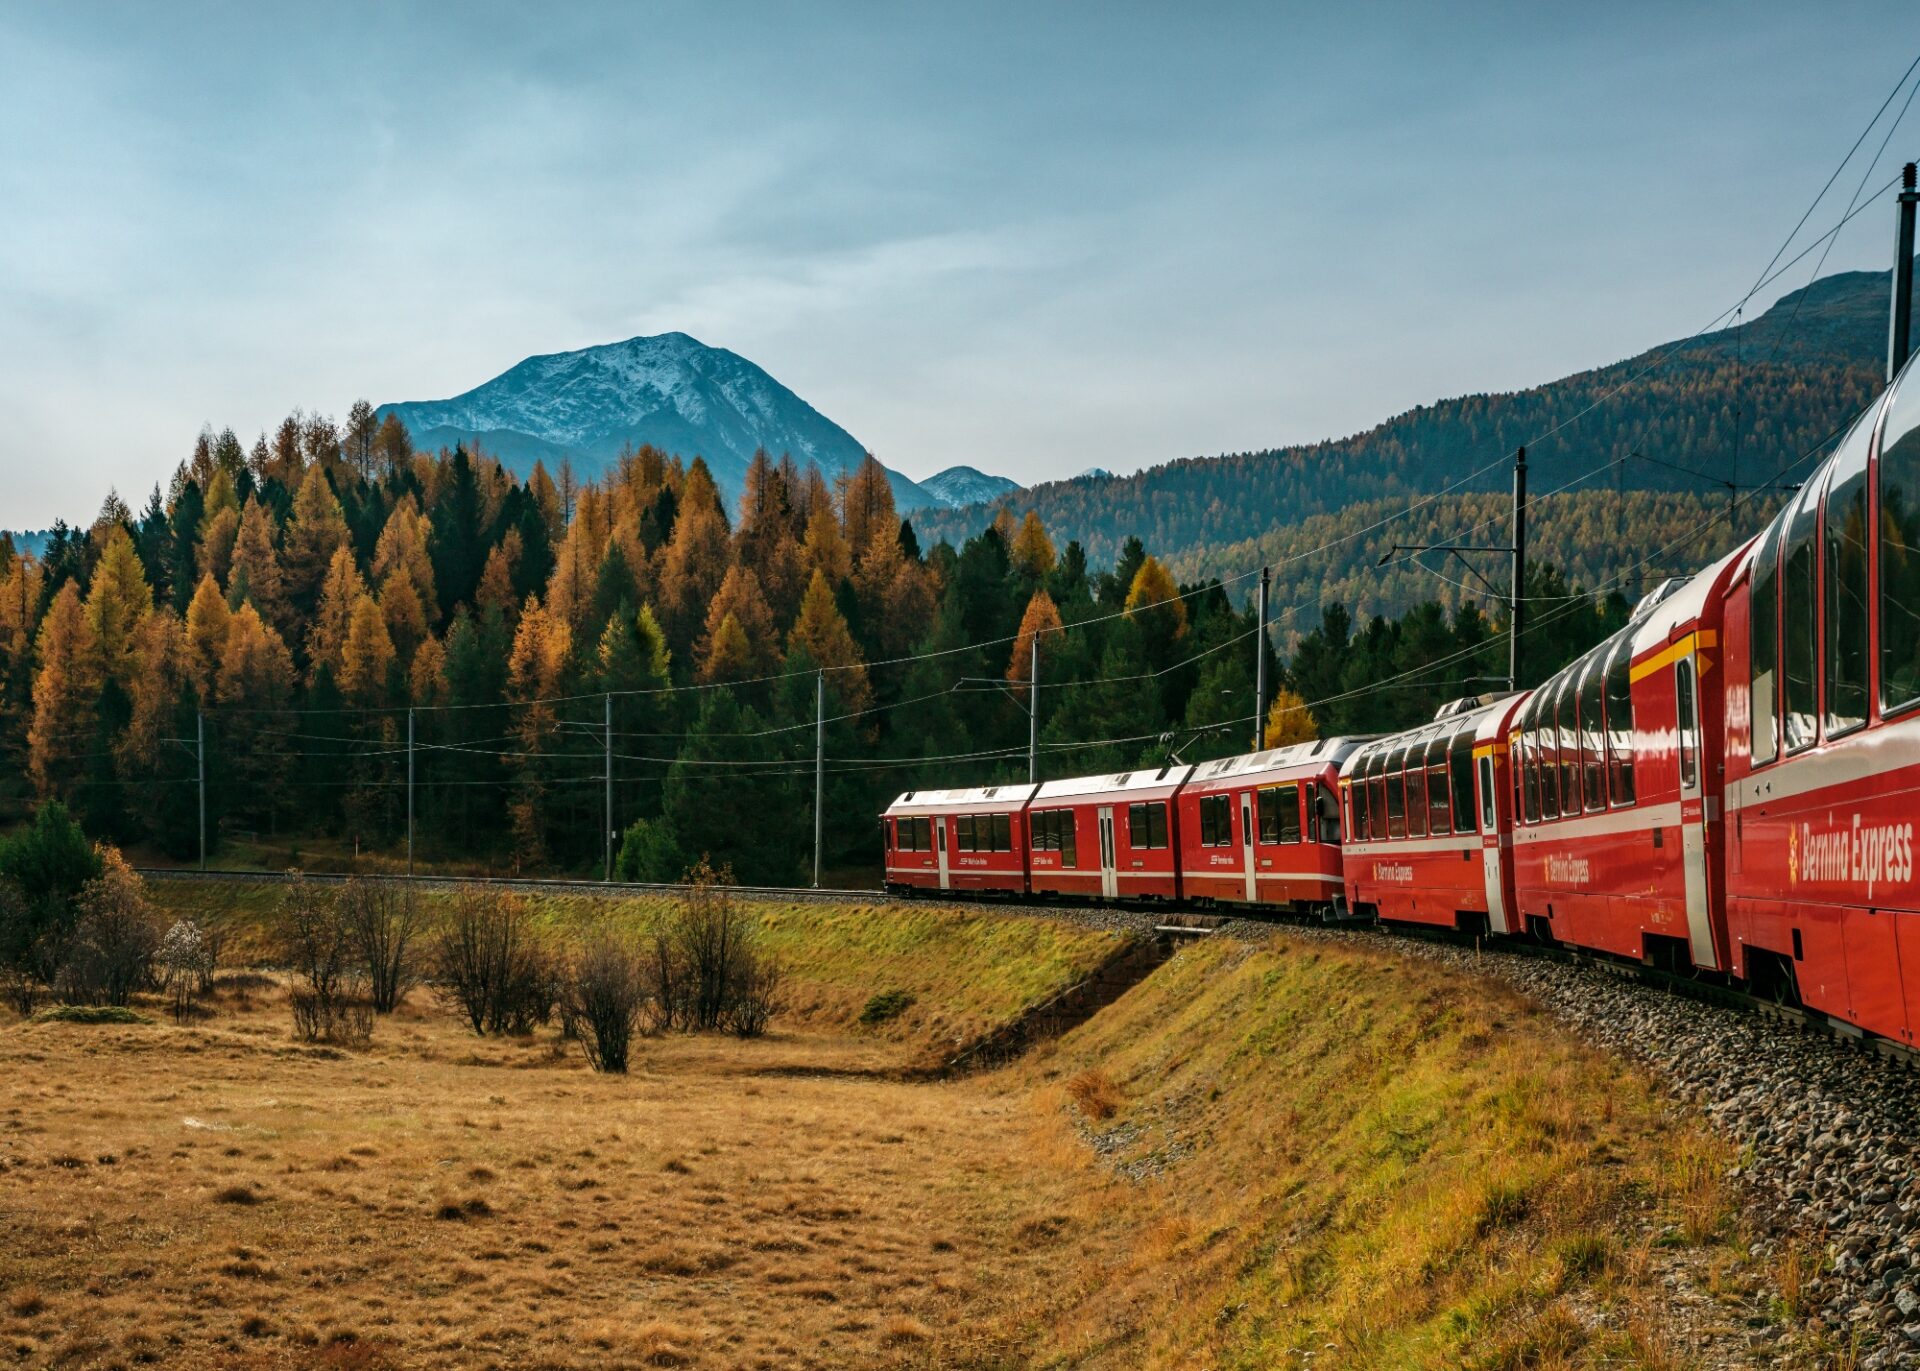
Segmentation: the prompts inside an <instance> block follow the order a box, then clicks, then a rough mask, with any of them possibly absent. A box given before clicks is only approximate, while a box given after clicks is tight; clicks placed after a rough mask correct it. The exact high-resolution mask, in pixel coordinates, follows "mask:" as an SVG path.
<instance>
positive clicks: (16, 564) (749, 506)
mask: <svg viewBox="0 0 1920 1371" xmlns="http://www.w3.org/2000/svg"><path fill="white" fill-rule="evenodd" d="M0 552H3V553H4V560H0V749H4V752H5V755H6V758H7V761H8V763H9V765H8V766H7V768H6V775H7V777H8V778H9V779H8V780H7V781H6V782H5V783H4V787H3V788H0V805H4V807H5V808H4V814H5V818H6V821H8V822H13V821H17V820H19V819H20V818H22V817H24V816H25V814H26V813H27V812H28V811H30V810H31V808H32V807H33V806H34V805H35V804H37V803H38V802H40V801H42V800H46V799H57V800H60V801H62V802H64V803H65V804H66V805H67V806H68V807H69V808H70V809H71V810H72V811H73V812H74V813H75V814H76V815H77V816H78V817H79V818H80V820H81V821H82V823H83V824H84V826H85V828H86V831H87V832H88V833H89V834H90V835H92V836H95V837H98V838H102V839H107V840H111V841H113V842H115V843H118V844H120V845H122V846H124V847H126V848H127V849H128V850H129V853H130V855H131V856H132V858H133V859H135V860H140V859H141V858H142V857H145V858H148V859H153V860H159V859H162V858H164V859H166V860H171V861H191V860H194V859H196V858H197V857H198V856H199V844H200V835H201V819H200V806H201V803H202V797H203V796H204V803H205V806H206V835H207V842H208V845H209V847H210V849H211V853H210V860H211V862H212V864H214V865H218V864H219V856H220V852H221V850H222V847H223V846H228V847H232V846H235V845H249V846H250V847H252V848H254V849H260V848H270V849H271V850H272V851H274V852H276V853H282V854H283V856H284V858H285V859H286V862H285V864H297V859H298V856H299V853H300V849H301V845H302V843H309V844H313V843H318V842H319V841H320V840H322V839H332V840H334V841H336V842H338V843H340V844H343V845H344V844H348V843H350V844H351V845H352V847H353V849H354V850H355V851H356V852H366V853H380V854H386V855H387V856H388V857H389V858H392V857H394V856H395V855H396V854H398V853H400V852H402V851H403V850H404V846H403V845H404V843H405V839H406V835H407V832H408V822H409V814H408V804H409V799H411V805H412V816H411V817H412V832H413V837H414V848H415V853H416V855H417V857H418V859H419V860H420V861H422V862H425V863H439V864H443V865H446V866H448V867H449V868H450V869H463V870H476V871H478V870H485V871H493V872H523V873H556V874H557V873H573V874H581V875H598V874H600V872H601V870H602V867H603V863H604V862H605V860H606V855H607V851H608V847H609V844H610V843H611V845H612V846H613V848H614V850H615V854H616V856H615V863H614V864H615V867H616V869H617V871H618V873H619V874H621V875H623V876H625V877H629V878H635V879H673V878H676V877H677V876H678V875H679V874H680V872H681V871H682V870H683V869H685V867H687V866H688V865H690V864H691V863H693V862H695V861H697V860H699V859H700V858H702V857H709V858H711V860H712V861H713V862H714V863H715V864H716V865H725V866H729V867H731V868H732V870H733V873H734V875H735V876H736V877H737V878H738V879H740V880H742V881H745V882H766V883H774V882H786V881H791V880H796V879H803V878H805V877H807V875H808V874H809V866H810V862H811V858H812V851H813V796H814V785H815V750H816V744H818V746H819V748H820V750H821V753H822V755H823V757H824V762H823V764H822V776H823V783H824V804H823V806H822V812H823V815H824V835H823V836H824V848H825V859H826V864H827V866H828V868H829V871H830V872H831V871H833V870H837V869H844V870H849V871H854V870H870V868H871V867H872V865H873V863H874V862H875V860H876V859H877V857H876V854H877V839H876V832H877V829H876V823H875V816H876V815H877V814H878V813H879V811H880V810H881V809H882V808H884V806H885V805H886V803H887V802H888V800H890V799H891V798H892V797H893V796H894V795H895V794H897V793H898V792H900V791H902V790H906V789H911V788H915V787H924V786H929V785H956V784H986V783H991V782H993V781H996V780H1014V779H1022V778H1024V777H1025V775H1026V773H1027V764H1028V762H1027V752H1028V730H1029V715H1028V708H1029V703H1030V702H1031V705H1032V707H1033V708H1034V709H1037V711H1038V720H1037V754H1038V763H1037V765H1038V770H1039V772H1040V774H1041V776H1042V777H1043V778H1045V777H1050V776H1061V775H1073V774H1081V773H1085V772H1089V771H1105V770H1114V769H1120V768H1124V767H1128V766H1131V765H1134V764H1144V763H1147V762H1155V763H1157V762H1161V761H1164V760H1167V759H1169V758H1174V757H1177V758H1179V759H1181V760H1184V761H1197V760H1201V759H1204V758H1209V757H1214V756H1222V755H1227V754H1230V753H1233V752H1237V751H1243V750H1246V749H1247V748H1248V747H1249V746H1250V745H1251V744H1252V743H1253V742H1254V739H1255V729H1254V712H1255V703H1254V680H1255V650H1256V647H1259V648H1260V650H1262V651H1264V652H1266V653H1267V654H1268V668H1269V679H1270V681H1272V682H1273V696H1274V707H1273V709H1272V711H1271V712H1270V717H1269V719H1268V721H1267V728H1266V730H1265V737H1266V738H1267V739H1269V740H1272V741H1278V740H1283V739H1292V738H1299V737H1307V736H1313V735H1314V734H1315V733H1316V732H1318V731H1321V730H1330V731H1345V732H1364V731H1372V730H1377V729H1382V728H1387V727H1392V726H1398V725H1402V724H1407V723H1411V722H1413V721H1415V720H1418V719H1421V718H1424V717H1427V716H1429V715H1430V714H1431V712H1432V710H1433V709H1434V707H1435V706H1436V705H1438V704H1439V703H1441V702H1443V701H1445V700H1447V699H1451V698H1454V697H1457V696H1459V695H1462V694H1468V693H1476V692H1479V691H1482V690H1486V689H1489V688H1492V687H1493V686H1494V685H1496V684H1498V683H1499V682H1500V681H1502V680H1503V679H1504V675H1505V670H1506V646H1505V642H1504V639H1503V637H1502V633H1503V624H1502V623H1501V621H1500V618H1499V613H1498V611H1497V610H1494V611H1490V610H1489V609H1488V608H1487V604H1496V605H1497V603H1498V602H1497V600H1495V599H1493V598H1492V597H1488V599H1487V604H1483V602H1482V600H1481V599H1480V598H1476V597H1474V596H1455V597H1453V598H1452V599H1451V601H1450V602H1449V603H1446V604H1443V603H1441V602H1440V601H1439V600H1437V599H1434V600H1429V601H1426V602H1422V603H1420V604H1417V605H1415V606H1413V607H1412V608H1410V609H1409V610H1407V611H1406V612H1405V613H1403V614H1401V615H1399V616H1398V617H1395V618H1386V617H1381V616H1379V615H1357V614H1354V613H1351V612H1350V611H1349V610H1348V609H1347V608H1346V607H1345V606H1343V605H1341V604H1340V603H1338V601H1337V600H1333V599H1327V600H1316V601H1315V602H1314V608H1315V611H1316V614H1315V619H1316V625H1315V627H1314V628H1313V629H1312V630H1310V631H1307V632H1305V633H1294V634H1292V635H1291V636H1289V637H1288V638H1287V639H1286V641H1287V642H1289V643H1290V644H1291V645H1292V649H1293V650H1292V655H1291V659H1290V660H1289V661H1285V662H1283V661H1282V660H1280V658H1279V657H1278V656H1277V655H1276V654H1275V650H1274V647H1273V645H1272V639H1271V638H1270V639H1269V640H1267V641H1266V642H1265V643H1264V644H1262V642H1261V639H1260V635H1259V631H1258V627H1257V624H1256V622H1255V611H1254V608H1253V604H1254V596H1253V591H1254V586H1255V584H1256V579H1255V578H1256V577H1257V571H1256V570H1254V569H1252V568H1251V567H1249V569H1248V570H1247V571H1244V572H1241V573H1237V574H1234V575H1231V576H1230V577H1229V578H1228V579H1227V580H1226V581H1224V582H1223V581H1221V580H1217V579H1216V580H1198V579H1196V580H1194V581H1192V582H1188V583H1182V582H1180V581H1178V580H1177V579H1176V576H1175V574H1174V572H1173V571H1171V570H1169V567H1168V565H1167V564H1166V563H1165V562H1163V560H1162V559H1160V558H1159V557H1156V556H1154V555H1151V554H1150V553H1149V551H1148V549H1147V547H1146V546H1145V545H1144V543H1143V541H1142V540H1141V539H1140V538H1137V537H1130V538H1127V539H1124V540H1123V541H1122V542H1121V543H1120V544H1119V546H1118V548H1117V551H1116V554H1115V556H1114V557H1113V558H1112V559H1111V560H1110V561H1108V562H1107V563H1106V564H1105V565H1100V566H1095V565H1093V564H1092V563H1091V562H1090V559H1089V557H1088V555H1087V553H1086V551H1085V550H1084V548H1083V547H1082V546H1081V545H1080V544H1079V543H1078V542H1076V541H1068V542H1066V543H1065V545H1064V546H1060V545H1057V543H1056V541H1055V539H1054V537H1053V536H1052V535H1051V534H1050V532H1049V530H1048V528H1047V527H1046V525H1045V523H1044V522H1043V521H1042V519H1041V518H1040V517H1039V516H1038V515H1037V514H1036V513H1035V512H1034V511H1032V510H1026V511H1024V512H1022V513H1021V514H1020V515H1019V516H1018V517H1016V515H1015V513H1014V511H1013V510H1011V509H1008V508H1001V509H999V510H997V511H996V512H995V513H994V514H993V515H992V517H991V520H990V522H984V523H983V526H981V527H979V528H977V529H975V530H973V531H972V532H970V533H969V534H968V535H967V536H965V537H964V538H960V539H958V546H955V545H954V543H953V542H949V541H947V540H939V541H935V542H933V543H932V544H931V545H930V546H925V545H923V543H922V540H921V537H920V535H919V533H918V532H917V531H916V529H915V527H914V525H913V523H912V522H911V521H909V520H904V519H902V518H900V517H899V515H898V513H897V512H896V510H895V508H894V504H893V498H892V494H891V492H890V489H889V486H888V482H887V480H886V476H885V472H884V469H883V468H881V467H880V465H879V464H878V463H877V462H874V461H871V460H869V461H868V462H867V463H866V464H865V465H864V466H862V467H861V468H860V469H858V470H857V471H855V472H853V473H851V474H850V475H848V476H846V477H843V478H842V479H840V480H839V481H837V482H836V483H833V484H829V483H828V482H827V481H826V480H825V479H824V478H823V477H822V476H821V474H820V472H819V471H818V470H817V469H814V468H811V467H808V468H804V469H803V468H800V467H798V466H797V465H796V464H795V463H794V462H793V461H792V460H791V459H788V458H784V457H782V458H778V459H776V458H773V457H771V456H770V455H768V454H766V453H760V454H758V455H757V456H756V457H755V459H754V461H753V464H752V467H751V470H750V471H749V474H748V480H747V485H746V489H745V492H744V494H743V496H742V498H741V500H740V502H739V505H738V508H737V509H734V510H732V511H730V510H729V509H728V508H727V506H726V504H725V502H724V501H723V500H722V499H721V497H720V495H719V492H718V491H717V490H716V488H715V485H714V482H713V479H712V477H711V475H710V473H709V472H708V470H707V468H706V466H705V464H704V463H703V462H702V461H700V460H699V459H698V458H695V459H694V460H693V461H691V462H685V461H683V460H682V459H681V458H679V457H677V456H673V455H669V454H667V453H663V452H661V451H658V450H656V449H653V448H649V447H641V448H639V449H637V450H633V451H630V452H627V453H624V454H623V455H622V456H621V457H620V458H619V460H618V461H617V462H616V463H615V464H614V465H613V466H612V467H611V468H609V469H608V470H607V471H606V472H605V473H604V475H602V476H601V477H599V478H598V479H594V480H580V479H578V478H577V477H576V476H575V474H574V473H573V472H572V471H571V469H570V468H569V467H567V466H565V465H563V466H562V467H561V469H560V470H559V471H557V472H549V471H548V470H547V469H546V468H545V467H544V466H536V467H535V468H534V469H533V470H532V472H531V473H530V475H529V476H528V477H527V478H526V479H524V480H522V479H519V478H516V477H515V476H514V475H513V474H511V473H510V472H508V471H507V470H506V469H505V468H504V467H503V466H502V465H501V464H500V463H499V462H498V461H497V460H495V459H493V458H492V457H490V456H488V455H487V454H485V453H483V452H478V451H469V450H467V449H466V448H463V447H455V448H454V449H452V450H450V451H449V450H441V451H438V452H432V453H428V452H423V451H416V450H414V448H413V446H412V443H411V440H410V438H409V436H408V434H407V432H406V430H405V428H404V427H403V426H401V425H400V424H399V423H398V422H397V421H395V420H393V419H391V418H388V419H386V420H385V421H376V419H375V416H374V413H373V411H372V409H371V408H370V407H369V406H367V405H365V404H357V405H355V407H354V409H353V411H352V412H351V413H350V414H349V416H348V419H347V421H346V422H345V423H344V424H340V425H336V424H335V423H334V422H332V421H331V420H328V419H325V418H319V417H314V416H308V415H302V414H295V415H293V416H290V417H289V418H288V419H287V420H286V421H285V422H284V423H282V424H281V425H280V426H279V427H278V429H277V430H276V431H275V432H274V433H273V434H271V435H262V436H261V438H260V439H259V441H257V442H256V443H255V444H254V445H253V446H252V448H251V449H248V448H246V447H245V446H243V444H242V443H241V442H240V441H239V440H238V439H237V438H236V437H235V435H234V434H233V433H232V431H231V430H226V431H222V432H219V433H217V434H216V433H214V432H213V431H211V430H208V431H204V432H203V433H202V434H201V435H200V437H199V439H198V440H197V441H196V443H195V444H194V446H193V448H192V451H191V454H190V456H189V457H188V458H187V459H186V460H184V461H183V462H182V463H181V464H180V465H179V467H178V469H177V470H176V471H175V472H174V474H173V476H172V478H171V479H170V481H169V482H168V483H167V486H166V488H165V489H164V490H163V489H161V488H159V487H156V488H155V489H154V490H153V492H152V494H151V496H150V498H149V499H148V500H147V501H146V503H145V505H144V506H143V507H142V508H141V509H140V510H138V511H135V510H133V509H132V508H130V507H129V506H127V505H126V504H125V503H124V502H123V501H122V500H121V499H120V498H119V497H118V496H110V497H109V498H108V499H107V501H106V502H105V504H104V506H103V508H102V509H101V511H100V515H99V517H98V518H97V519H96V520H95V521H94V523H93V524H92V525H91V526H90V527H87V528H70V527H66V526H64V525H62V526H58V527H56V528H55V529H54V531H53V533H52V536H51V537H50V538H49V539H48V541H47V545H46V547H45V550H44V554H43V555H39V556H35V555H32V554H30V553H28V552H27V551H25V550H23V549H19V548H15V547H13V546H11V545H10V544H6V545H0ZM1528 594H1529V598H1530V600H1531V601H1533V602H1536V604H1537V605H1538V607H1537V608H1536V609H1535V611H1534V619H1533V623H1534V625H1535V627H1534V628H1533V629H1532V631H1530V632H1529V634H1528V641H1527V653H1528V675H1529V676H1532V677H1539V676H1544V675H1545V674H1546V673H1547V672H1549V671H1551V670H1552V669H1553V668H1554V667H1556V666H1557V665H1559V664H1560V663H1561V662H1562V661H1565V660H1567V659H1568V658H1569V657H1571V656H1572V655H1574V654H1575V653H1577V652H1579V651H1580V650H1582V649H1584V648H1585V647H1586V646H1588V645H1590V644H1591V643H1593V642H1595V641H1598V639H1599V638H1600V637H1602V636H1604V635H1605V634H1606V633H1608V632H1611V631H1612V630H1613V628H1615V627H1617V626H1618V625H1619V624H1621V623H1623V622H1624V621H1625V618H1626V615H1627V613H1628V608H1629V605H1628V600H1627V598H1626V597H1625V596H1623V595H1622V594H1621V593H1619V591H1618V590H1614V591H1612V592H1611V593H1608V594H1604V595H1599V594H1596V595H1588V594H1586V593H1584V592H1582V591H1581V590H1580V589H1579V588H1578V587H1573V586H1569V585H1567V584H1566V583H1565V582H1564V581H1563V580H1562V579H1561V576H1560V574H1559V573H1558V572H1557V571H1555V570H1553V569H1552V568H1551V567H1547V566H1545V565H1544V564H1542V565H1541V568H1540V569H1539V570H1538V571H1537V572H1536V573H1535V576H1534V578H1533V579H1532V581H1531V582H1530V584H1529V587H1528ZM1278 603H1279V601H1278V599H1276V601H1275V604H1276V606H1277V605H1278ZM1273 618H1274V624H1275V628H1276V629H1284V624H1283V623H1282V620H1281V615H1280V614H1279V613H1277V612H1276V613H1275V615H1274V616H1273ZM1036 662H1037V664H1038V683H1037V685H1035V684H1033V683H1032V682H1030V680H1029V675H1030V669H1031V667H1032V666H1033V664H1034V663H1036ZM203 767H204V777H205V781H204V786H203V785H202V774H203V772H202V768H203ZM410 777H411V781H412V785H411V786H409V778H410Z"/></svg>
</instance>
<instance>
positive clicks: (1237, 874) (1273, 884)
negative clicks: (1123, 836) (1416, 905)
mask: <svg viewBox="0 0 1920 1371" xmlns="http://www.w3.org/2000/svg"><path fill="white" fill-rule="evenodd" d="M1359 745H1360V744H1359V743H1358V742H1357V741H1355V740H1353V739H1350V738H1321V739H1318V740H1317V741H1314V742H1311V743H1296V744H1294V745H1292V746H1290V747H1282V748H1274V749H1271V750H1269V751H1266V752H1253V753H1248V754H1245V755H1243V756H1239V757H1223V758H1221V759H1220V760H1219V761H1216V762H1202V763H1200V764H1199V765H1197V766H1196V767H1194V769H1193V777H1192V779H1190V780H1189V781H1188V782H1187V783H1186V785H1184V786H1182V787H1181V788H1180V793H1179V794H1178V795H1177V796H1176V797H1175V799H1174V804H1175V807H1176V808H1177V809H1178V810H1179V815H1180V823H1179V831H1180V878H1181V887H1182V891H1183V893H1184V895H1185V897H1186V898H1187V899H1189V900H1212V901H1216V902H1219V903H1222V904H1226V903H1233V904H1261V905H1271V906H1274V907H1277V908H1282V909H1293V910H1295V911H1297V912H1300V913H1305V912H1307V911H1308V910H1311V909H1318V908H1323V907H1325V906H1328V905H1332V904H1334V903H1336V901H1337V898H1338V897H1339V895H1340V893H1341V869H1340V806H1339V802H1338V801H1337V800H1336V799H1335V795H1336V794H1337V793H1338V792H1337V790H1336V787H1337V786H1338V784H1339V776H1340V764H1341V763H1342V762H1344V761H1345V760H1346V759H1347V758H1348V757H1349V756H1351V755H1352V753H1353V751H1354V749H1355V748H1357V747H1358V746H1359Z"/></svg>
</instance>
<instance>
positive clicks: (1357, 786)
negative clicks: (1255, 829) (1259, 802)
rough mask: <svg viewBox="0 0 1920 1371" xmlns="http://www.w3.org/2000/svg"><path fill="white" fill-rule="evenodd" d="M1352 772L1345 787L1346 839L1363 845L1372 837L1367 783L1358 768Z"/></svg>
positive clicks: (1264, 821) (1264, 820)
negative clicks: (1351, 777) (1353, 773)
mask: <svg viewBox="0 0 1920 1371" xmlns="http://www.w3.org/2000/svg"><path fill="white" fill-rule="evenodd" d="M1354 770H1355V772H1356V774H1355V776H1354V778H1353V780H1352V781H1350V782H1349V783H1348V785H1347V808H1348V811H1349V813H1348V820H1347V837H1348V838H1349V839H1350V840H1351V841H1353V842H1356V843H1363V842H1365V841H1366V840H1367V839H1368V838H1369V837H1370V836H1372V834H1371V830H1370V829H1369V827H1368V815H1367V783H1366V781H1365V780H1364V779H1362V778H1361V777H1360V776H1359V775H1358V774H1357V773H1358V771H1359V768H1358V767H1356V768H1354ZM1261 793H1262V794H1263V795H1264V794H1265V793H1266V792H1265V791H1262V792H1261ZM1260 822H1261V825H1262V827H1264V826H1265V824H1266V819H1265V818H1264V817H1262V819H1261V821H1260Z"/></svg>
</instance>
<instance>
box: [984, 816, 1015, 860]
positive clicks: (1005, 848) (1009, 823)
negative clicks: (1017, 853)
mask: <svg viewBox="0 0 1920 1371" xmlns="http://www.w3.org/2000/svg"><path fill="white" fill-rule="evenodd" d="M989 817H990V818H991V819H992V822H993V851H995V852H1011V851H1013V816H1012V815H1011V814H994V815H991V816H989Z"/></svg>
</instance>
